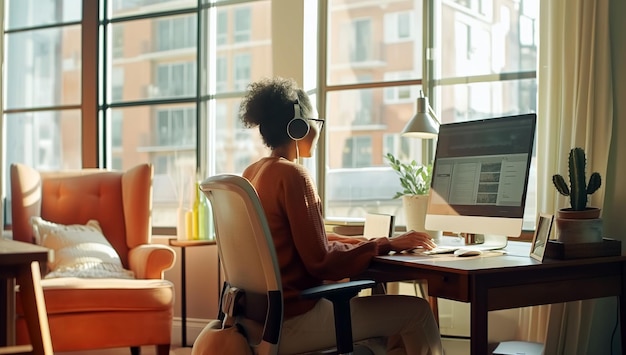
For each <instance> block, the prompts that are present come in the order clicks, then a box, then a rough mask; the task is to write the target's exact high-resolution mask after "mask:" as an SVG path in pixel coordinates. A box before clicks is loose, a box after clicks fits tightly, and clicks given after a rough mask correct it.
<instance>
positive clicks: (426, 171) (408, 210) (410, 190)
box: [385, 153, 441, 240]
mask: <svg viewBox="0 0 626 355" xmlns="http://www.w3.org/2000/svg"><path fill="white" fill-rule="evenodd" d="M385 159H386V160H387V161H388V162H389V166H391V168H392V169H393V170H394V171H395V172H396V174H397V175H398V177H399V178H400V185H401V187H402V190H401V191H398V192H396V194H395V196H394V197H393V198H402V206H403V208H404V215H405V219H406V229H407V230H414V231H418V232H428V233H429V234H430V235H431V236H432V237H433V238H434V239H435V240H438V239H439V238H440V236H441V232H431V231H427V230H426V228H425V226H424V221H425V218H426V210H427V207H428V193H429V191H430V183H431V179H432V171H433V167H432V165H420V164H418V163H417V162H416V161H415V160H412V161H411V162H410V163H404V162H402V161H400V160H399V159H398V158H396V157H395V156H394V155H393V154H391V153H387V154H386V155H385Z"/></svg>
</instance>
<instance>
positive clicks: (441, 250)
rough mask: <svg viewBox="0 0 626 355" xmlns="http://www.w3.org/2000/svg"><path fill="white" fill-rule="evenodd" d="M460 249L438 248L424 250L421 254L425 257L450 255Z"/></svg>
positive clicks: (450, 247) (451, 247)
mask: <svg viewBox="0 0 626 355" xmlns="http://www.w3.org/2000/svg"><path fill="white" fill-rule="evenodd" d="M459 248H460V247H456V246H438V247H435V248H433V249H430V250H426V251H424V252H422V254H425V255H435V254H451V253H454V252H455V251H456V250H458V249H459Z"/></svg>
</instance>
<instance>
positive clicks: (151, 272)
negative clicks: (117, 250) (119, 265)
mask: <svg viewBox="0 0 626 355" xmlns="http://www.w3.org/2000/svg"><path fill="white" fill-rule="evenodd" d="M175 261H176V252H174V249H172V248H170V247H169V246H167V245H162V244H141V245H139V246H137V247H135V248H132V249H131V250H129V251H128V263H129V266H130V269H131V270H132V271H133V272H135V277H136V278H138V279H163V273H164V272H165V271H166V270H169V269H171V268H172V267H173V266H174V262H175Z"/></svg>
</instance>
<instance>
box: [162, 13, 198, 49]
mask: <svg viewBox="0 0 626 355" xmlns="http://www.w3.org/2000/svg"><path fill="white" fill-rule="evenodd" d="M156 25H157V28H156V48H157V50H158V51H168V50H174V49H181V48H190V47H195V46H196V18H195V17H194V16H184V17H173V18H168V19H163V20H156Z"/></svg>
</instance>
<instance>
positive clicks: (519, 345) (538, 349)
mask: <svg viewBox="0 0 626 355" xmlns="http://www.w3.org/2000/svg"><path fill="white" fill-rule="evenodd" d="M493 354H494V355H541V354H543V344H541V343H533V342H530V341H503V342H501V343H500V344H499V345H498V346H497V347H496V349H495V350H494V351H493Z"/></svg>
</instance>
